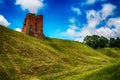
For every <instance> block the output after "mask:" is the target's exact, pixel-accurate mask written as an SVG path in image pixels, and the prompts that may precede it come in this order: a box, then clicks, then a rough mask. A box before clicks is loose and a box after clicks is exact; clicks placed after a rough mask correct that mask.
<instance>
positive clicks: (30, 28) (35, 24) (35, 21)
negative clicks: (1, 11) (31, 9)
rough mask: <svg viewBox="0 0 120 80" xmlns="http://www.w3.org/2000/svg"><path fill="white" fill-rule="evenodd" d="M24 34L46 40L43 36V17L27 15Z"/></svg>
mask: <svg viewBox="0 0 120 80" xmlns="http://www.w3.org/2000/svg"><path fill="white" fill-rule="evenodd" d="M22 32H23V33H25V34H28V35H30V36H33V37H36V38H45V36H44V34H43V16H42V15H38V16H35V14H31V13H29V14H27V15H26V18H25V21H24V26H23V29H22Z"/></svg>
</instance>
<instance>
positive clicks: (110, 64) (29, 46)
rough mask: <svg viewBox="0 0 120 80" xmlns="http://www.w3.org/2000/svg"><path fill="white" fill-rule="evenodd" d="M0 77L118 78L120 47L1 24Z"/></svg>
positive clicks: (38, 79) (39, 79)
mask: <svg viewBox="0 0 120 80" xmlns="http://www.w3.org/2000/svg"><path fill="white" fill-rule="evenodd" d="M0 80H120V49H118V48H99V49H93V48H91V47H89V46H87V45H85V44H83V43H79V42H75V41H70V40H61V39H52V38H48V39H46V40H43V39H37V38H34V37H31V36H28V35H25V34H23V33H20V32H16V31H14V30H10V29H8V28H6V27H3V26H0Z"/></svg>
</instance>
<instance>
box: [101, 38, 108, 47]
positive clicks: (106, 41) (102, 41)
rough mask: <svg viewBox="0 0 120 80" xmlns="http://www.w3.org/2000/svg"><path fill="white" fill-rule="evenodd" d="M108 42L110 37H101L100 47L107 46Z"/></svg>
mask: <svg viewBox="0 0 120 80" xmlns="http://www.w3.org/2000/svg"><path fill="white" fill-rule="evenodd" d="M107 44H108V39H107V38H105V37H103V36H101V37H100V38H99V47H101V48H104V47H107Z"/></svg>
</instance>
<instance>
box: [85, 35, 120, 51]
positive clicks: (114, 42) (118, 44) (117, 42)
mask: <svg viewBox="0 0 120 80" xmlns="http://www.w3.org/2000/svg"><path fill="white" fill-rule="evenodd" d="M83 42H84V43H86V44H87V45H88V46H90V47H92V48H94V49H97V48H104V47H112V48H120V38H119V37H118V38H110V39H107V38H105V37H103V36H98V35H92V36H86V37H85V38H84V41H83Z"/></svg>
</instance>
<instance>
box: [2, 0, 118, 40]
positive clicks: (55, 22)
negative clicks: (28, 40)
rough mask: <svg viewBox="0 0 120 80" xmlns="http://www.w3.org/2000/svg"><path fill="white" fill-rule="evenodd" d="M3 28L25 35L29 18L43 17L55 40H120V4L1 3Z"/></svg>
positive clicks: (78, 0)
mask: <svg viewBox="0 0 120 80" xmlns="http://www.w3.org/2000/svg"><path fill="white" fill-rule="evenodd" d="M0 5H1V6H0V24H1V25H4V26H6V27H7V28H10V29H13V30H16V31H19V32H20V31H21V29H22V27H23V22H24V19H25V16H26V14H28V13H34V14H36V15H41V14H42V15H43V17H44V24H43V29H44V30H43V31H44V34H45V36H47V37H51V38H60V39H68V40H75V41H80V42H82V41H83V39H84V37H85V36H87V35H99V36H104V37H106V38H108V39H109V38H111V37H112V38H117V37H120V0H0Z"/></svg>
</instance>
